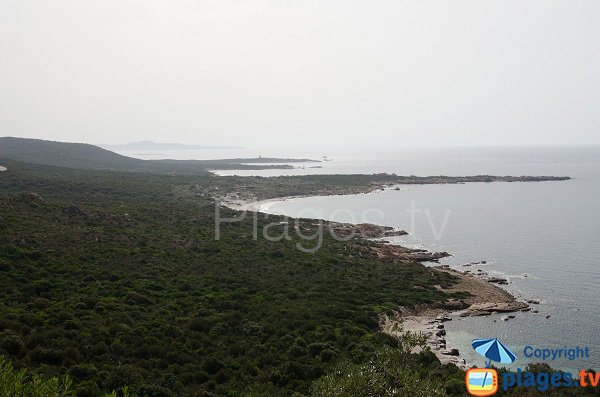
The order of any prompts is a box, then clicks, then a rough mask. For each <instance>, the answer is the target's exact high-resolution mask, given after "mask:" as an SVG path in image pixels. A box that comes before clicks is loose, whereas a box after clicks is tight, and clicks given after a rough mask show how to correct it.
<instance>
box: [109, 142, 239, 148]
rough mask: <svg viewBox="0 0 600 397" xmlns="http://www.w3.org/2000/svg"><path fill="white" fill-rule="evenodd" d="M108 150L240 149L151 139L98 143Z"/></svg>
mask: <svg viewBox="0 0 600 397" xmlns="http://www.w3.org/2000/svg"><path fill="white" fill-rule="evenodd" d="M98 146H100V147H102V148H104V149H108V150H197V149H241V148H242V147H241V146H210V145H185V144H183V143H159V142H152V141H139V142H129V143H125V144H121V145H103V144H100V145H98Z"/></svg>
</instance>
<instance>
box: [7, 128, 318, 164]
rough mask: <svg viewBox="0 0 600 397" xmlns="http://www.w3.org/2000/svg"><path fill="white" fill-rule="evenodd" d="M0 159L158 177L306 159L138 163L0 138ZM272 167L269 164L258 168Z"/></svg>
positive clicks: (86, 148) (85, 147) (86, 149)
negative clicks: (152, 173)
mask: <svg viewBox="0 0 600 397" xmlns="http://www.w3.org/2000/svg"><path fill="white" fill-rule="evenodd" d="M0 157H1V158H8V159H13V160H18V161H22V162H27V163H34V164H44V165H53V166H58V167H68V168H77V169H104V170H121V171H147V172H161V173H207V172H208V171H209V170H215V169H269V168H277V169H285V168H292V166H291V165H289V164H287V163H297V162H307V161H311V160H308V159H278V158H250V159H222V160H140V159H135V158H131V157H127V156H122V155H120V154H117V153H114V152H111V151H110V150H106V149H102V148H100V147H97V146H94V145H89V144H84V143H68V142H54V141H45V140H39V139H25V138H13V137H1V138H0ZM260 163H273V164H260Z"/></svg>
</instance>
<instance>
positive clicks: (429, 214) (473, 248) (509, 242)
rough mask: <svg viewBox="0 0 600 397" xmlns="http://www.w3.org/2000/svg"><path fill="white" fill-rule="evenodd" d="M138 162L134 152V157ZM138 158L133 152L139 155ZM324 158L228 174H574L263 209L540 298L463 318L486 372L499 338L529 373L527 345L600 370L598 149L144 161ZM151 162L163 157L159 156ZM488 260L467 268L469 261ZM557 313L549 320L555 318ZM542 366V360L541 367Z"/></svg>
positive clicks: (463, 339)
mask: <svg viewBox="0 0 600 397" xmlns="http://www.w3.org/2000/svg"><path fill="white" fill-rule="evenodd" d="M126 154H129V155H131V154H132V153H126ZM133 154H134V155H136V154H135V153H133ZM257 155H263V156H271V155H277V156H280V157H282V156H289V157H309V158H321V157H322V156H323V155H326V156H328V157H329V158H331V159H332V161H328V162H323V163H322V164H321V165H322V167H323V168H320V169H312V168H310V169H309V168H305V169H295V170H283V171H282V170H279V171H277V170H271V171H260V172H257V171H245V172H223V173H222V174H232V173H235V174H239V175H266V176H268V175H281V174H306V173H377V172H388V173H392V172H393V173H397V174H399V175H421V176H424V175H454V176H456V175H475V174H494V175H568V176H571V177H572V178H573V180H571V181H566V182H540V183H489V184H483V183H480V184H476V183H472V184H464V185H429V186H400V187H399V190H386V191H378V192H374V193H371V194H360V195H349V196H332V197H312V198H301V199H289V200H285V201H281V202H274V203H269V204H268V207H265V208H263V209H264V210H265V211H266V212H270V213H276V214H283V215H289V216H304V217H319V218H324V219H331V220H335V221H341V222H363V221H366V222H373V223H378V224H383V225H388V226H394V227H399V228H402V229H405V230H407V231H409V232H410V235H409V236H406V237H401V238H398V243H400V244H404V245H408V246H415V247H423V248H427V249H429V250H432V251H448V252H450V253H451V254H452V255H453V256H452V257H451V258H448V259H446V260H445V262H444V263H447V264H450V265H452V266H453V267H457V268H459V269H462V270H466V269H470V270H472V271H476V270H477V269H482V270H483V271H485V272H488V273H489V274H491V275H498V276H502V277H506V278H508V280H509V285H507V286H506V289H508V290H509V291H511V292H512V293H514V294H515V295H517V296H518V297H520V298H522V299H536V300H540V301H541V304H540V305H539V306H537V307H535V308H536V309H537V310H539V314H533V313H519V314H517V316H516V318H515V319H512V320H510V321H503V320H502V317H503V316H501V315H493V316H489V317H480V318H468V319H467V318H463V319H455V320H454V321H452V322H450V323H447V324H448V325H447V329H448V331H449V334H448V337H447V339H448V341H449V343H450V344H451V345H452V346H454V347H458V348H459V350H461V354H462V355H463V356H464V357H466V358H467V360H468V361H469V362H472V363H476V364H480V365H483V360H482V359H481V358H479V357H478V356H477V355H476V354H475V353H474V352H473V351H472V349H471V348H470V344H469V342H470V340H471V339H473V338H488V337H490V338H491V337H498V338H500V339H501V340H502V341H503V342H505V343H506V344H507V345H509V346H510V347H511V348H512V349H513V351H514V352H515V353H516V354H517V356H518V358H519V359H518V361H517V363H516V364H517V365H519V366H524V363H525V362H527V361H528V360H527V359H526V358H525V357H523V353H522V352H523V347H524V346H526V345H532V346H536V347H540V348H564V347H573V346H589V347H590V352H591V355H590V358H589V359H578V360H577V361H569V360H556V361H548V363H549V364H550V365H552V366H553V367H555V368H560V369H564V370H571V371H575V370H577V371H578V370H579V369H581V368H595V369H600V334H599V333H598V324H599V322H600V268H599V264H600V239H599V238H600V204H599V201H598V200H599V198H600V147H502V148H434V149H398V150H368V151H360V152H354V153H348V152H347V153H343V152H341V151H339V152H336V151H328V152H324V153H315V152H312V153H311V152H310V151H289V152H282V150H277V151H274V152H268V151H265V150H262V151H259V150H255V151H252V150H245V151H244V150H241V151H235V152H231V153H230V152H224V151H210V153H208V152H206V151H199V152H195V153H191V152H188V153H183V152H177V153H168V155H166V154H165V153H162V154H157V153H154V154H152V153H145V154H142V155H139V154H137V155H136V157H142V158H164V157H171V158H218V157H221V158H222V157H242V156H257ZM152 156H154V157H152ZM482 260H485V261H487V264H485V265H477V266H473V267H463V266H462V265H464V264H466V263H469V262H479V261H482ZM548 316H550V317H548ZM534 361H539V360H534Z"/></svg>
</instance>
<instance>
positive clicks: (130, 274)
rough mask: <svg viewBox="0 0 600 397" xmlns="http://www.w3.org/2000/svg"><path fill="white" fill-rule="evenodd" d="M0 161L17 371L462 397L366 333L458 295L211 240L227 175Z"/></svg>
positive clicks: (329, 262)
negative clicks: (389, 318) (381, 318)
mask: <svg viewBox="0 0 600 397" xmlns="http://www.w3.org/2000/svg"><path fill="white" fill-rule="evenodd" d="M0 164H5V165H7V167H8V171H5V172H2V173H0V356H5V357H6V358H7V359H9V360H10V361H11V362H13V363H14V364H15V366H16V367H17V368H25V369H27V370H28V371H35V372H36V373H38V374H40V375H42V376H45V377H53V376H65V375H67V376H69V377H70V378H71V379H72V380H73V382H74V390H76V392H77V395H79V396H101V395H102V394H103V393H105V392H111V391H112V390H117V389H119V388H121V387H122V386H124V385H128V386H129V390H131V392H132V395H137V396H143V395H145V396H291V395H293V396H308V395H313V396H314V397H325V396H336V397H337V396H348V397H350V396H353V397H354V396H359V397H360V396H375V395H377V396H379V395H380V396H385V397H387V396H390V397H391V396H411V397H413V396H428V397H431V396H446V395H450V396H464V395H465V393H464V390H465V389H464V383H463V382H464V373H463V372H462V371H460V370H458V369H457V368H456V367H454V366H448V367H443V366H440V364H439V362H438V361H437V359H436V358H435V356H433V355H432V354H430V353H422V354H419V355H406V354H405V353H403V351H402V349H400V347H401V346H402V345H399V343H398V341H396V340H393V339H390V338H389V337H386V336H384V335H382V334H381V333H379V331H378V315H379V314H381V313H385V312H386V311H388V310H394V309H396V308H398V306H403V305H408V306H410V305H414V304H419V303H429V302H436V301H441V300H445V299H448V298H450V297H454V298H457V297H458V298H460V297H461V296H463V295H461V294H460V293H457V294H453V295H448V294H444V293H442V292H440V291H439V290H438V289H437V288H436V285H440V284H441V285H444V284H448V283H452V282H453V278H452V276H450V275H448V274H446V273H438V272H432V271H430V270H429V269H428V268H426V267H424V266H422V265H420V264H415V263H399V262H391V261H378V260H373V259H370V257H365V256H363V254H362V252H363V249H362V248H363V247H362V244H364V242H361V241H360V240H352V241H348V242H339V241H335V240H333V239H332V238H330V237H329V235H328V234H327V233H325V235H324V241H323V244H322V248H321V249H320V250H317V251H316V252H314V253H305V252H302V251H300V250H298V249H297V247H296V244H297V243H301V244H302V245H303V246H305V247H311V246H314V244H315V242H314V241H311V242H307V241H303V240H300V239H299V238H298V236H297V235H296V234H294V233H291V234H290V237H291V239H290V240H287V239H284V240H279V241H269V240H267V239H264V238H259V239H258V240H255V239H254V238H253V234H254V229H253V219H252V217H251V216H246V217H240V221H239V222H237V221H236V222H226V223H223V224H221V230H220V233H221V238H220V239H219V240H215V230H214V225H215V212H214V211H215V207H214V203H213V201H212V199H211V192H214V188H215V186H224V187H225V186H229V184H231V183H232V181H233V180H232V179H230V178H221V177H217V176H214V175H165V174H153V173H127V172H117V171H94V170H76V169H67V168H56V167H50V166H42V165H31V164H25V163H20V162H16V161H13V160H7V159H0ZM335 180H336V179H335V178H333V179H330V182H333V181H335ZM235 181H237V182H239V181H238V180H237V179H236V180H235ZM237 182H236V183H237ZM261 183H264V182H262V180H261ZM182 186H183V187H186V188H187V190H189V187H190V186H193V187H194V194H191V195H190V194H187V193H186V194H182V191H183V190H185V189H184V188H182ZM342 186H343V184H342ZM330 188H332V185H331V184H330ZM263 189H266V187H265V186H264V185H263ZM281 189H282V188H281V187H279V188H278V189H277V191H279V192H280V191H282V190H281ZM199 192H204V193H201V194H196V193H199ZM222 211H223V216H224V217H228V218H233V217H234V216H236V215H238V216H239V215H240V213H236V212H234V211H230V210H226V209H222ZM281 219H282V218H280V217H276V216H270V217H268V218H266V219H265V218H263V217H262V216H261V217H259V218H258V228H259V231H262V228H264V227H267V226H268V227H269V234H270V235H273V236H274V235H277V234H279V233H283V231H284V230H285V225H283V224H280V222H279V221H280V220H281ZM300 228H301V229H302V232H303V234H304V235H312V234H314V233H315V232H316V231H317V229H316V228H318V226H317V225H315V223H314V221H310V220H305V221H302V222H301V224H300ZM260 235H262V233H260V232H259V236H260ZM0 362H1V361H0ZM11 376H12V375H10V374H9V378H10V377H11ZM0 379H1V378H0ZM11 379H12V378H11ZM15 382H18V381H15ZM17 386H18V383H17ZM561 392H562V390H560V391H558V392H556V393H555V394H554V395H565V394H560V393H561ZM584 392H587V391H579V390H578V389H577V390H573V393H584ZM557 393H558V394H557ZM548 394H550V392H546V393H537V392H532V391H531V390H526V393H524V390H522V389H521V390H519V391H518V392H515V393H514V394H509V395H532V396H534V395H548ZM42 395H43V393H42ZM573 395H583V394H573Z"/></svg>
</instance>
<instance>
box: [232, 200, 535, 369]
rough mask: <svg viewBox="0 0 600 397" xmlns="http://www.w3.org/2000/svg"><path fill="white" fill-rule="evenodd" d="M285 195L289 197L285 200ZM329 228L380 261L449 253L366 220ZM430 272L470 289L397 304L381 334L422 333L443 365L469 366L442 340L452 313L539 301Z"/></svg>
mask: <svg viewBox="0 0 600 397" xmlns="http://www.w3.org/2000/svg"><path fill="white" fill-rule="evenodd" d="M289 198H290V197H288V198H287V199H289ZM285 199H286V198H279V199H269V200H262V201H249V200H232V199H228V200H223V201H222V202H221V203H222V205H225V206H227V207H229V208H231V209H234V210H241V211H257V212H267V211H268V203H270V202H277V201H282V200H285ZM326 223H327V224H328V226H329V228H330V230H331V231H332V232H334V233H336V234H337V235H338V236H340V237H347V236H350V235H352V236H354V237H355V238H359V239H363V240H365V241H367V242H368V244H364V245H363V246H362V249H363V252H362V254H363V255H365V256H367V257H372V258H374V259H378V260H390V261H394V262H396V261H397V262H406V261H410V262H438V260H439V259H441V258H444V257H447V256H450V254H449V253H447V252H430V251H427V250H424V249H415V248H407V247H403V246H400V245H396V244H391V243H389V242H388V241H386V240H385V238H387V237H393V236H403V235H407V234H408V233H407V232H406V231H403V230H397V229H394V228H392V227H388V226H380V225H374V224H369V223H362V224H348V223H338V222H326ZM480 264H481V265H485V264H487V263H486V261H481V262H473V263H469V264H465V265H464V266H465V267H469V266H474V265H480ZM430 269H431V271H432V272H446V273H450V274H452V275H453V276H455V277H456V278H457V282H456V283H454V284H453V285H451V286H444V287H443V286H441V285H439V286H437V288H438V289H439V290H441V291H443V292H448V293H451V292H468V293H469V294H470V296H469V297H468V298H465V299H450V300H448V301H446V302H436V303H433V304H425V305H419V306H416V307H413V308H401V309H400V310H399V311H398V312H397V313H396V314H395V315H394V316H382V317H381V318H380V328H381V330H382V332H384V333H387V334H390V335H397V334H399V333H402V332H407V331H410V332H414V333H422V334H423V335H425V336H426V345H427V347H429V349H431V351H432V352H433V353H434V354H435V355H436V356H437V357H438V359H439V360H440V362H441V363H442V364H454V365H456V366H458V367H460V368H462V369H468V368H469V365H468V363H467V362H466V361H465V360H464V359H463V358H462V357H461V356H460V352H459V350H458V349H457V348H455V347H452V346H449V345H448V343H447V341H446V330H445V326H444V323H445V322H447V321H452V319H453V317H476V316H487V315H491V314H495V313H507V314H509V313H515V312H527V311H531V312H532V313H537V310H532V308H531V307H530V304H538V303H539V302H538V301H534V300H529V301H527V302H521V301H519V300H517V298H516V297H515V296H513V295H512V294H511V293H509V292H508V291H506V290H505V289H503V288H501V287H499V286H498V285H504V284H508V280H506V279H503V278H500V277H491V276H489V275H488V273H486V272H484V271H482V270H477V271H472V270H466V271H464V272H462V271H459V270H455V269H452V268H450V267H449V266H448V265H441V266H435V267H430ZM511 318H514V315H512V314H509V315H508V316H506V317H504V318H503V319H504V320H505V321H506V320H509V319H511Z"/></svg>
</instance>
